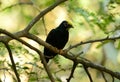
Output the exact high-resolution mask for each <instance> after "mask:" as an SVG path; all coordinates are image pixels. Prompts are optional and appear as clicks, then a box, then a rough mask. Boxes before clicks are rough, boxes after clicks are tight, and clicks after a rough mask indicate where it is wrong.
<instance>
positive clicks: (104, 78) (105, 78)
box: [101, 71, 107, 82]
mask: <svg viewBox="0 0 120 82" xmlns="http://www.w3.org/2000/svg"><path fill="white" fill-rule="evenodd" d="M101 74H102V76H103V78H104V80H105V82H107V79H106V78H105V75H104V72H102V71H101Z"/></svg>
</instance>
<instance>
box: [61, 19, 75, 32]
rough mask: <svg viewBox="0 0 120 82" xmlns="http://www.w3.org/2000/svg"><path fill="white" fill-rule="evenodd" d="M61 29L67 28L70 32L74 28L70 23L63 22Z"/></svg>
mask: <svg viewBox="0 0 120 82" xmlns="http://www.w3.org/2000/svg"><path fill="white" fill-rule="evenodd" d="M60 27H62V28H65V29H66V30H69V29H70V28H73V26H72V25H71V24H70V23H68V22H67V21H63V22H62V23H61V24H60Z"/></svg>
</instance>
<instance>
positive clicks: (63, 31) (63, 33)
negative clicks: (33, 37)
mask: <svg viewBox="0 0 120 82" xmlns="http://www.w3.org/2000/svg"><path fill="white" fill-rule="evenodd" d="M72 27H73V26H72V25H71V24H69V23H68V22H67V21H63V22H62V23H61V24H60V25H59V26H58V27H57V28H55V29H52V30H51V31H50V32H49V34H48V36H47V38H46V42H47V43H49V44H51V45H52V46H54V47H56V48H58V49H63V48H64V46H65V44H66V43H67V41H68V38H69V32H68V30H69V29H70V28H72ZM44 55H45V59H46V62H47V63H48V62H49V59H52V58H53V57H55V56H56V55H57V53H55V52H53V51H51V50H49V49H48V48H46V47H44Z"/></svg>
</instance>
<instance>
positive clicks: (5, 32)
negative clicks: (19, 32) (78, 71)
mask: <svg viewBox="0 0 120 82" xmlns="http://www.w3.org/2000/svg"><path fill="white" fill-rule="evenodd" d="M0 33H3V34H6V35H8V36H9V37H11V38H13V39H16V40H17V41H19V42H21V43H23V44H24V45H26V46H27V47H29V48H30V49H33V50H35V51H36V52H37V53H38V54H39V56H40V59H41V60H42V62H43V65H44V68H45V70H46V72H47V74H48V76H49V78H50V80H51V82H55V80H54V78H53V76H52V74H51V72H50V69H49V67H48V66H47V63H46V60H45V58H44V55H43V54H42V52H41V51H40V50H38V49H37V48H35V47H33V46H31V45H30V44H28V43H27V42H25V41H24V40H22V39H20V38H17V37H16V36H15V35H13V34H11V33H9V32H7V31H6V30H2V29H0Z"/></svg>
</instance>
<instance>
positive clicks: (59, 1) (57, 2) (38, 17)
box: [25, 0, 67, 32]
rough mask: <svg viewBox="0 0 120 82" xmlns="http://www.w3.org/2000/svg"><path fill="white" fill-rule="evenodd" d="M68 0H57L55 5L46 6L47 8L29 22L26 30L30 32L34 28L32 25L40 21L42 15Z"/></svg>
mask: <svg viewBox="0 0 120 82" xmlns="http://www.w3.org/2000/svg"><path fill="white" fill-rule="evenodd" d="M65 1H67V0H57V1H56V2H55V3H54V4H53V5H51V6H49V7H48V8H46V9H45V10H43V11H41V12H40V13H39V14H38V15H37V16H36V17H35V18H34V19H33V20H32V21H31V22H30V23H29V24H28V26H27V27H26V28H25V30H26V31H27V32H29V30H30V29H31V28H32V26H33V25H34V24H35V23H36V22H37V21H39V19H40V18H41V17H43V16H44V15H45V14H47V13H48V12H50V11H51V10H52V9H54V8H55V7H56V6H58V5H59V4H61V3H63V2H65Z"/></svg>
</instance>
